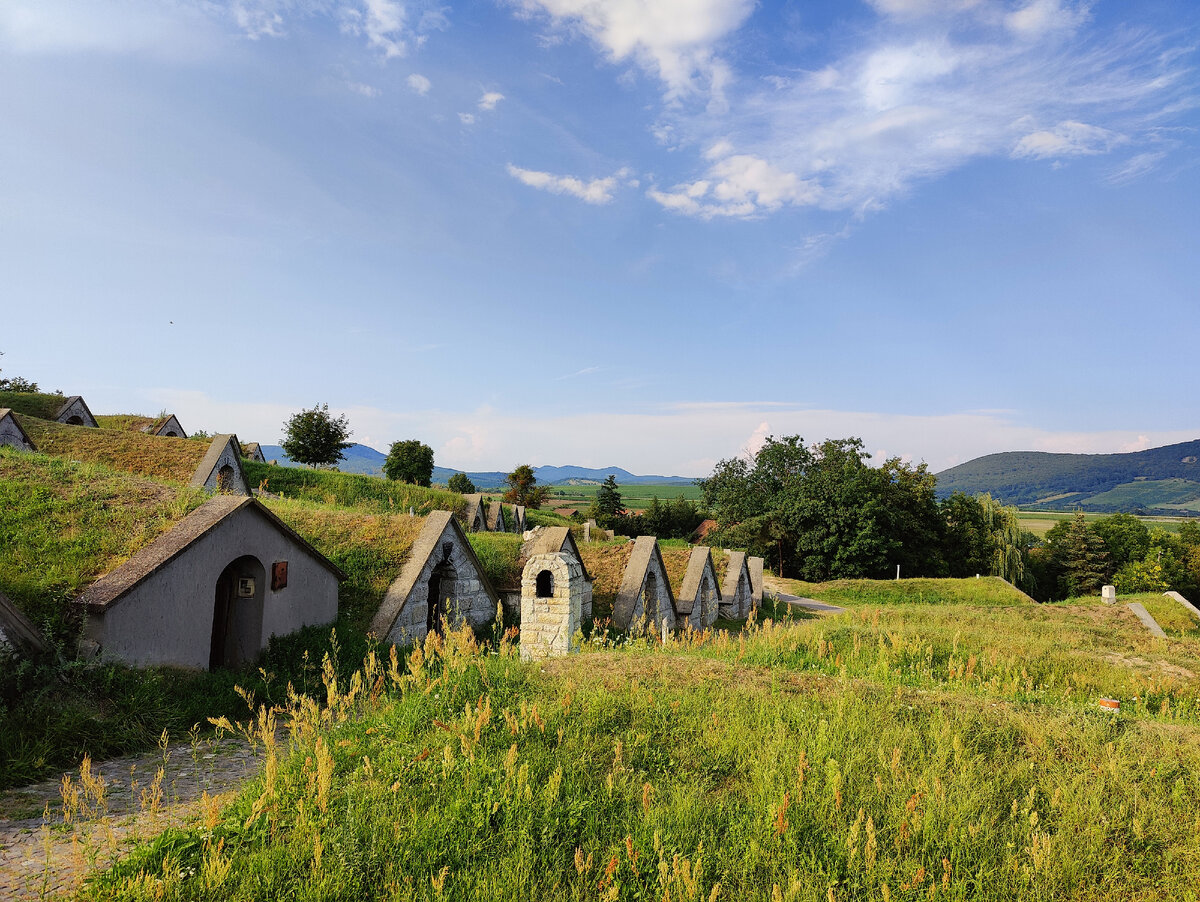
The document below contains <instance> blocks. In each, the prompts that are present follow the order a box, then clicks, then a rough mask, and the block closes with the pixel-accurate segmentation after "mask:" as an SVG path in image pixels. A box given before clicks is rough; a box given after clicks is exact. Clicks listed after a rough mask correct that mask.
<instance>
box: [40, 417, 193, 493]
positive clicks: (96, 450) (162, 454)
mask: <svg viewBox="0 0 1200 902" xmlns="http://www.w3.org/2000/svg"><path fill="white" fill-rule="evenodd" d="M20 422H21V426H22V427H24V429H25V432H26V433H27V434H28V435H29V437H30V438H31V439H33V443H34V445H35V446H36V447H37V449H38V451H40V452H42V453H43V454H50V455H53V456H55V457H67V458H70V459H71V460H78V461H84V462H87V463H96V464H103V465H104V466H106V467H111V468H112V469H114V470H124V471H126V472H128V473H136V474H138V475H140V476H151V477H154V478H156V479H168V480H170V481H172V482H185V483H186V482H188V481H189V480H190V479H191V478H192V475H193V474H194V473H195V472H196V467H197V466H199V464H200V461H201V460H203V459H204V455H205V453H206V452H207V451H208V444H207V443H205V442H194V441H191V440H189V439H185V438H169V437H167V436H162V435H145V434H143V433H140V432H122V431H119V430H116V429H87V428H84V427H82V426H66V425H64V424H62V423H53V422H50V421H49V420H43V419H35V418H34V417H31V416H23V417H20Z"/></svg>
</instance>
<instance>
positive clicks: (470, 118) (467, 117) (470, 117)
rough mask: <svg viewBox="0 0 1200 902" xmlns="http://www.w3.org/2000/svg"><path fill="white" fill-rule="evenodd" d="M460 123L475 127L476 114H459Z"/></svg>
mask: <svg viewBox="0 0 1200 902" xmlns="http://www.w3.org/2000/svg"><path fill="white" fill-rule="evenodd" d="M458 121H459V122H461V123H462V124H463V125H474V124H475V114H474V113H459V114H458Z"/></svg>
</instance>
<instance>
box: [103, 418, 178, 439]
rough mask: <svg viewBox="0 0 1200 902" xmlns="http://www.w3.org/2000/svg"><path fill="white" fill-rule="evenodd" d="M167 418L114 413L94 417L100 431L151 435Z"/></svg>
mask: <svg viewBox="0 0 1200 902" xmlns="http://www.w3.org/2000/svg"><path fill="white" fill-rule="evenodd" d="M166 421H167V417H144V416H141V415H140V414H136V413H115V414H107V415H105V416H99V417H96V422H97V423H98V424H99V425H100V428H101V429H119V430H121V431H122V432H146V433H149V434H151V435H153V434H154V433H155V432H156V431H157V430H158V429H159V427H161V426H162V424H163V423H165V422H166Z"/></svg>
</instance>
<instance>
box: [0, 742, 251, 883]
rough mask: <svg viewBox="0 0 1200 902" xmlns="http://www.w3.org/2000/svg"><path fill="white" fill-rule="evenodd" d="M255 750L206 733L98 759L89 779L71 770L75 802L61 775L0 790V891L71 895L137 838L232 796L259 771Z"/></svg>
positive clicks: (182, 821)
mask: <svg viewBox="0 0 1200 902" xmlns="http://www.w3.org/2000/svg"><path fill="white" fill-rule="evenodd" d="M261 752H262V749H261V746H260V747H258V748H257V749H252V748H251V747H250V746H249V745H248V744H247V743H246V741H245V740H244V739H241V738H230V737H228V736H226V737H225V738H223V739H216V738H206V739H201V740H199V741H197V742H195V743H189V744H179V745H174V746H170V745H169V746H168V747H167V748H166V750H160V751H155V752H154V753H151V754H145V755H139V756H136V757H130V758H115V759H113V760H111V761H104V762H99V763H95V764H93V765H92V767H91V774H90V777H91V779H90V780H83V779H81V775H80V771H79V770H78V769H76V770H74V771H71V772H69V776H70V784H69V785H70V786H71V787H74V788H75V790H76V791H77V796H76V799H77V801H76V802H75V803H74V804H65V803H64V792H63V781H62V780H54V781H47V782H45V783H37V784H34V785H32V786H25V787H22V788H20V789H13V790H8V791H7V792H3V793H0V899H3V900H6V902H7V900H25V899H51V898H58V897H62V896H69V895H71V894H72V893H73V892H74V891H75V890H76V889H78V887H79V885H80V884H81V883H82V881H83V879H84V878H85V877H86V876H87V874H88V873H90V872H92V871H94V870H97V869H102V868H105V867H108V866H109V865H111V864H112V863H113V862H115V861H117V860H118V859H119V858H120V857H121V856H122V855H124V854H125V853H127V852H128V851H129V849H130V848H131V847H132V846H133V845H134V844H135V843H137V842H138V841H139V840H143V839H146V838H148V837H152V836H154V835H156V834H158V833H160V832H162V830H164V829H165V828H167V827H170V826H178V825H181V824H184V823H186V822H187V821H189V820H192V819H194V818H195V817H197V816H198V815H199V814H200V813H201V810H202V809H203V807H204V805H205V803H206V802H207V804H209V805H213V804H219V803H220V802H221V801H223V800H228V799H229V798H231V797H232V796H233V795H234V794H235V793H236V791H237V790H238V788H239V787H240V786H241V784H242V783H244V782H245V781H246V780H247V779H248V778H249V777H251V776H253V775H254V774H255V773H256V772H257V770H258V766H259V755H260V754H261ZM160 769H161V770H162V774H163V775H162V778H161V780H157V777H158V773H159V770H160ZM156 780H157V785H156ZM85 783H86V785H87V787H90V789H85V786H84V784H85ZM205 794H207V799H206V798H205ZM68 795H69V793H68Z"/></svg>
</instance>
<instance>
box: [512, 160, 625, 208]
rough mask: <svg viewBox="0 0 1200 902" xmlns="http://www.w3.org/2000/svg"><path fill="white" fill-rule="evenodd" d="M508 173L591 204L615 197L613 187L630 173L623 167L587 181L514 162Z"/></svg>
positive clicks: (605, 201)
mask: <svg viewBox="0 0 1200 902" xmlns="http://www.w3.org/2000/svg"><path fill="white" fill-rule="evenodd" d="M508 174H509V175H511V176H512V177H513V178H515V179H516V180H517V181H519V182H521V183H522V184H525V185H528V186H529V187H530V188H537V189H539V190H541V191H549V192H550V193H551V194H569V195H571V196H572V197H577V198H579V199H580V200H582V201H584V202H585V203H589V204H607V203H608V202H609V201H611V200H612V199H613V194H612V192H613V189H614V188H616V187H617V186H618V185H619V184H621V182H622V181H623V180H628V179H629V175H630V173H629V170H628V169H621V170H619V171H618V172H616V173H615V174H613V175H610V176H608V177H607V178H601V179H592V180H590V181H586V182H585V181H584V180H583V179H580V178H576V177H575V176H573V175H554V174H553V173H550V172H538V171H536V170H533V169H522V168H521V167H519V166H514V165H513V164H512V163H509V164H508ZM634 184H636V181H635V182H634Z"/></svg>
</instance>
